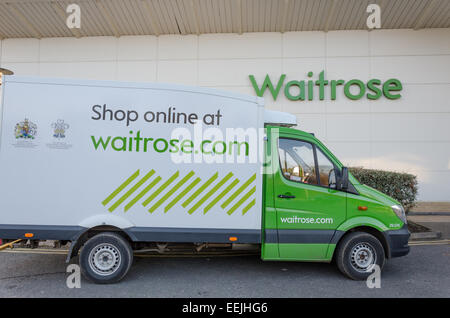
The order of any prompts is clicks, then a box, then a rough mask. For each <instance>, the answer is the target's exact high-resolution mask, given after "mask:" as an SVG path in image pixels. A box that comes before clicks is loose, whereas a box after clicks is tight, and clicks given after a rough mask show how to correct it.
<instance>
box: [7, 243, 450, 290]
mask: <svg viewBox="0 0 450 318" xmlns="http://www.w3.org/2000/svg"><path fill="white" fill-rule="evenodd" d="M64 261H65V256H63V255H45V254H20V253H0V297H225V298H228V297H450V265H449V264H450V245H448V244H447V245H426V246H412V247H411V253H410V254H409V255H408V256H406V257H401V258H395V259H391V260H389V261H388V263H387V264H386V266H385V268H384V270H383V272H382V275H381V288H380V289H369V288H368V287H367V286H366V283H365V282H360V281H352V280H349V279H347V278H345V277H344V276H342V275H341V273H340V272H339V271H338V270H337V268H336V267H335V266H334V265H332V264H320V263H292V262H263V261H261V260H260V259H259V258H258V257H256V256H233V257H226V258H225V257H215V258H180V257H177V258H135V261H134V265H133V267H132V268H131V270H130V272H129V273H128V275H127V276H126V277H125V279H124V280H123V281H121V282H120V283H118V284H115V285H95V284H93V283H90V282H89V281H87V280H85V279H82V281H81V288H79V289H69V288H68V287H67V286H66V278H67V275H68V274H66V272H65V271H66V264H65V262H64Z"/></svg>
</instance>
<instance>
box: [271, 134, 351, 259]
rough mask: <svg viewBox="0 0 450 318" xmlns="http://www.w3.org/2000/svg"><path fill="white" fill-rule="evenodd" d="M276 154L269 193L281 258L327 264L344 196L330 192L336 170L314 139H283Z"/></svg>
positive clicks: (343, 211) (342, 214) (285, 136)
mask: <svg viewBox="0 0 450 318" xmlns="http://www.w3.org/2000/svg"><path fill="white" fill-rule="evenodd" d="M276 150H277V153H278V159H279V169H278V171H275V172H274V176H273V186H274V189H273V193H274V206H275V210H276V215H277V231H278V244H279V255H280V258H282V259H295V260H326V257H327V250H328V247H329V245H330V243H331V241H332V238H333V235H334V234H335V229H336V228H337V227H338V226H339V225H340V224H341V223H342V222H343V221H344V220H345V218H346V198H347V196H346V193H345V192H342V191H338V190H336V189H334V188H333V187H335V183H336V181H335V180H333V176H334V173H335V171H336V170H335V169H336V168H337V167H336V165H335V164H334V163H333V161H332V160H330V158H328V157H327V155H326V154H325V153H326V151H324V150H322V149H321V148H320V147H318V146H317V145H316V144H315V143H314V139H313V138H311V139H309V138H306V137H303V138H301V137H297V136H296V135H289V134H282V135H280V136H279V138H278V143H277V149H276ZM333 248H334V245H333Z"/></svg>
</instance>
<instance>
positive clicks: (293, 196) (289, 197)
mask: <svg viewBox="0 0 450 318" xmlns="http://www.w3.org/2000/svg"><path fill="white" fill-rule="evenodd" d="M278 197H279V198H280V199H294V198H295V195H287V194H279V195H278Z"/></svg>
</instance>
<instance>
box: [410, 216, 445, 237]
mask: <svg viewBox="0 0 450 318" xmlns="http://www.w3.org/2000/svg"><path fill="white" fill-rule="evenodd" d="M408 220H410V221H412V222H414V223H418V224H421V225H423V226H426V227H428V228H430V229H431V230H432V231H435V232H441V233H442V238H443V239H448V238H450V214H449V215H434V214H429V215H409V216H408Z"/></svg>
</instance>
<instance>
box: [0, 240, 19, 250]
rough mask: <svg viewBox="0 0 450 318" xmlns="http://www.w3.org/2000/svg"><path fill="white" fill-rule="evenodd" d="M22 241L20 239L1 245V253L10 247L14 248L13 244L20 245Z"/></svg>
mask: <svg viewBox="0 0 450 318" xmlns="http://www.w3.org/2000/svg"><path fill="white" fill-rule="evenodd" d="M20 241H22V239H18V240H15V241H12V242H9V243H5V244H3V245H0V251H1V250H4V249H6V248H8V247H9V248H13V244H16V243H19V242H20Z"/></svg>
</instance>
